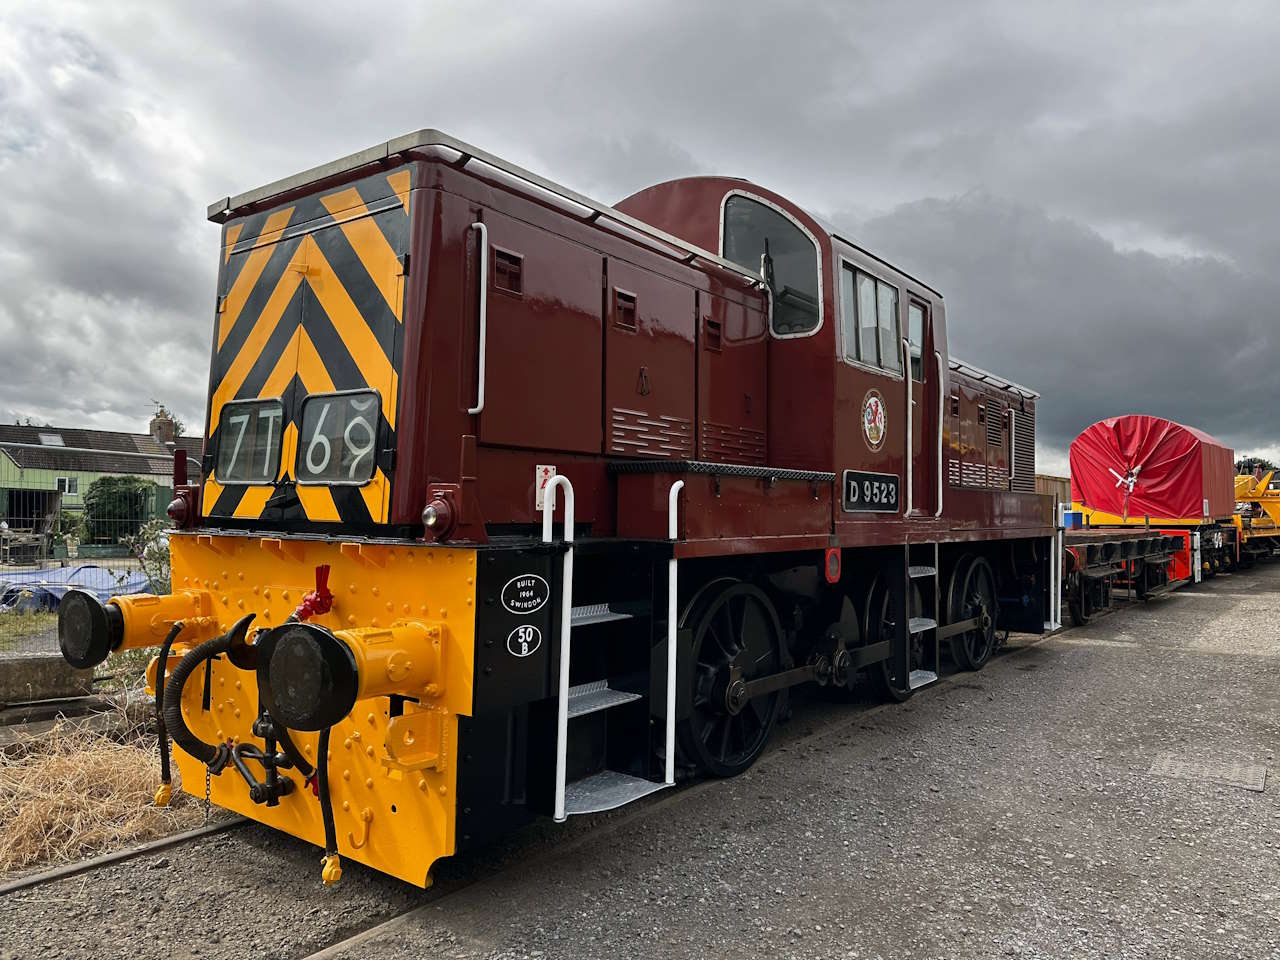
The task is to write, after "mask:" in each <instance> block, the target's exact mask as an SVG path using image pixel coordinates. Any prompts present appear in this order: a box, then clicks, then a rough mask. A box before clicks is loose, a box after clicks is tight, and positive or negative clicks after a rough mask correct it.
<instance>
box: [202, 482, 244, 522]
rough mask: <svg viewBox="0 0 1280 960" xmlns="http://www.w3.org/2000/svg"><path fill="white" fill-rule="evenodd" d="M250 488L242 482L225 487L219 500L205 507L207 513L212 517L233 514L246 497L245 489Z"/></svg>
mask: <svg viewBox="0 0 1280 960" xmlns="http://www.w3.org/2000/svg"><path fill="white" fill-rule="evenodd" d="M248 489H249V488H248V487H246V486H241V485H240V484H236V485H234V486H230V487H223V488H222V493H221V494H219V495H218V499H217V501H215V502H214V503H213V505H212V506H208V507H205V510H204V512H205V515H206V516H210V517H229V516H231V515H232V514H234V513H235V512H236V507H238V506H240V501H241V500H243V499H244V495H245V491H247V490H248Z"/></svg>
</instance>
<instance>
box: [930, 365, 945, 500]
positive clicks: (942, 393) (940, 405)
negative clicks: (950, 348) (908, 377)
mask: <svg viewBox="0 0 1280 960" xmlns="http://www.w3.org/2000/svg"><path fill="white" fill-rule="evenodd" d="M933 355H934V356H935V357H937V358H938V509H936V510H934V511H933V515H934V517H935V518H937V517H940V516H942V419H943V415H944V414H943V411H944V410H945V409H946V407H945V406H944V405H943V404H944V401H945V400H946V391H945V390H943V389H942V387H943V381H942V351H941V350H935V351H933Z"/></svg>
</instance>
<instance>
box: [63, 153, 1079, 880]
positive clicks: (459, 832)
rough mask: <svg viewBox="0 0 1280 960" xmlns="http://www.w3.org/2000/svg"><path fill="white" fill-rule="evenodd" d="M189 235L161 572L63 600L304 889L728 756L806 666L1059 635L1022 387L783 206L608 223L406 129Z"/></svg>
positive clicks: (739, 764) (691, 196)
mask: <svg viewBox="0 0 1280 960" xmlns="http://www.w3.org/2000/svg"><path fill="white" fill-rule="evenodd" d="M209 218H210V219H211V220H212V221H213V222H215V223H217V224H219V225H221V229H222V242H221V248H220V250H219V252H218V296H217V301H216V304H215V305H214V315H213V338H212V353H211V360H210V378H209V391H208V406H207V409H206V435H205V445H204V454H203V459H202V462H201V467H202V470H201V479H200V481H199V482H190V483H189V482H187V476H186V464H185V460H182V459H179V460H177V461H175V490H176V493H175V499H174V502H173V504H172V505H171V506H170V516H171V517H172V518H173V520H174V526H175V529H174V530H173V531H172V533H171V536H170V540H169V544H170V552H171V569H172V592H171V593H169V594H167V595H163V596H152V595H129V596H118V597H114V598H112V599H111V600H110V601H109V602H107V603H105V604H104V603H101V602H100V601H99V600H98V599H97V598H96V597H94V596H93V595H91V594H88V593H77V592H75V591H72V592H71V593H69V594H68V596H67V598H66V600H64V602H63V603H62V606H61V608H60V611H59V639H60V643H61V647H62V650H63V653H64V655H65V656H66V658H67V659H68V660H69V661H70V662H72V663H73V664H75V665H77V666H82V667H85V666H93V665H96V664H98V663H101V662H102V661H103V660H105V659H106V658H107V657H108V656H110V655H111V654H112V653H115V652H118V651H121V650H126V649H134V648H142V647H154V648H158V650H157V655H156V657H155V659H154V660H153V661H152V663H151V665H150V667H149V668H148V674H147V676H148V683H149V685H150V688H151V689H152V690H153V691H154V693H155V697H156V706H157V715H158V717H159V719H160V725H161V737H160V743H161V757H160V780H161V783H160V787H159V789H158V790H157V794H156V800H157V802H158V803H167V802H169V800H170V797H171V793H172V789H173V786H172V779H173V778H172V776H171V764H174V765H176V767H177V770H178V772H179V774H180V779H181V787H182V789H183V790H184V791H186V792H188V793H190V794H193V795H195V796H197V797H207V798H208V800H209V801H210V802H211V803H212V804H215V805H217V806H219V807H222V808H225V809H227V810H231V811H235V812H237V813H240V814H243V815H244V816H246V817H250V818H252V819H254V820H257V821H259V822H261V823H265V824H268V825H270V826H272V827H274V828H276V829H278V830H282V831H284V832H287V833H289V834H291V835H293V836H295V837H299V838H302V839H303V840H305V841H308V842H310V843H314V844H316V845H317V846H318V847H321V848H323V850H324V855H323V858H322V878H323V879H324V881H325V882H326V883H330V882H333V881H335V880H337V879H338V877H339V876H340V873H341V861H342V858H352V859H355V860H357V861H360V862H361V863H364V864H366V865H368V866H370V867H372V868H374V869H377V870H381V871H384V872H386V873H389V874H392V875H394V876H396V877H399V878H402V879H403V880H405V881H407V882H409V883H413V884H417V885H419V886H424V885H426V884H428V883H429V882H430V871H431V868H432V865H433V864H434V863H435V862H436V861H437V860H439V859H440V858H442V857H445V856H449V855H452V854H455V853H458V852H459V851H462V850H465V849H468V848H469V847H472V846H474V845H477V844H480V843H483V842H485V841H487V840H489V839H491V838H493V837H495V836H497V835H499V834H501V833H503V832H504V831H508V830H510V829H512V828H515V827H518V826H519V825H521V824H523V823H525V822H527V821H529V820H530V819H532V818H534V817H536V816H550V817H553V818H555V819H557V820H563V819H565V818H566V817H568V816H571V815H574V814H581V813H592V812H597V811H602V810H609V809H613V808H615V807H619V806H621V805H623V804H626V803H630V802H633V801H635V800H638V799H640V798H642V797H645V796H647V795H649V794H651V793H654V792H656V791H659V790H662V789H664V788H666V787H670V786H671V785H673V784H674V783H676V782H677V780H679V779H681V778H684V777H687V776H695V775H712V776H730V775H733V774H736V773H739V772H741V771H743V770H745V769H747V768H748V767H749V766H750V765H751V764H752V763H753V762H754V761H755V759H756V758H757V757H758V756H759V755H760V753H761V751H762V750H763V749H764V748H765V745H766V744H767V742H768V740H769V737H770V734H771V732H772V730H773V728H774V725H775V723H776V722H777V720H778V718H779V716H780V715H782V714H783V713H784V712H785V708H786V697H787V692H788V690H789V688H791V687H793V686H795V685H797V684H801V683H808V684H817V685H821V686H826V687H828V688H831V689H832V690H833V691H837V692H848V691H850V690H852V689H853V687H854V686H855V684H858V683H860V682H868V683H870V684H872V685H873V686H874V687H875V688H876V689H877V690H879V691H880V692H881V693H882V694H883V695H884V696H886V697H890V698H893V699H899V700H902V699H906V698H908V697H910V696H912V695H913V693H914V692H915V691H916V690H919V689H921V688H923V687H926V686H929V685H930V684H932V683H934V682H935V681H936V680H937V679H938V675H939V673H940V672H941V671H942V670H943V669H944V668H951V667H959V668H962V669H979V668H981V667H982V665H983V664H984V663H985V662H986V661H987V659H988V658H989V657H990V656H991V654H992V652H993V651H994V650H995V648H996V645H997V643H998V642H999V636H1000V632H1001V631H1005V630H1011V629H1012V630H1022V631H1028V632H1036V633H1038V632H1041V631H1043V630H1044V629H1045V628H1046V627H1053V626H1056V617H1057V611H1056V605H1051V604H1050V603H1049V602H1048V596H1049V592H1050V590H1051V588H1052V587H1053V585H1054V584H1055V583H1057V582H1058V580H1059V579H1060V576H1061V571H1060V570H1059V569H1058V556H1059V554H1058V551H1056V550H1055V549H1054V536H1055V533H1054V526H1053V521H1052V517H1051V503H1050V501H1049V499H1048V498H1047V497H1044V496H1040V495H1037V494H1035V493H1034V471H1035V464H1034V456H1035V453H1034V451H1035V409H1036V401H1037V395H1036V394H1035V392H1034V391H1032V390H1029V389H1027V388H1025V387H1022V386H1020V385H1018V384H1016V383H1014V382H1012V381H1010V380H1007V379H1005V378H1003V377H999V376H997V375H995V374H991V373H988V372H986V371H985V370H983V369H982V368H981V367H979V366H976V365H973V364H969V363H964V362H962V361H959V360H957V359H955V358H953V357H952V356H951V355H950V353H949V350H948V346H947V336H946V318H945V309H944V303H943V299H942V296H941V294H939V293H938V291H936V290H934V289H933V288H932V287H930V286H929V285H928V284H926V283H925V282H923V281H922V280H920V279H918V278H916V277H914V276H912V275H910V274H909V273H907V272H905V271H903V270H901V269H898V268H896V267H894V266H893V265H891V264H889V263H887V262H886V261H884V260H883V259H881V258H879V257H877V256H875V255H874V254H872V253H871V252H869V251H867V250H865V249H863V248H862V247H861V246H859V245H858V244H857V243H855V242H853V241H852V240H850V239H848V238H847V237H844V236H841V235H840V234H838V233H835V232H833V231H831V230H830V229H829V228H828V227H826V226H824V225H823V224H821V223H820V222H819V221H818V220H816V219H815V218H814V217H812V216H811V215H809V214H808V213H807V212H806V211H804V210H803V209H801V208H800V207H798V206H796V205H795V204H794V203H792V202H791V201H789V200H788V199H787V198H785V197H783V196H781V195H779V194H777V193H775V192H773V191H770V190H768V189H765V188H763V187H759V186H756V185H754V184H751V183H748V182H746V181H743V180H737V179H731V178H727V177H692V178H687V179H683V180H676V181H672V182H669V183H664V184H659V185H657V186H654V187H651V188H649V189H647V190H644V191H641V192H639V193H637V194H635V195H634V196H632V197H629V198H627V199H626V200H624V201H622V202H621V203H619V204H618V205H617V206H615V207H610V206H605V205H603V204H600V203H598V202H596V201H594V200H592V199H590V198H588V197H585V196H583V195H581V194H578V193H575V192H574V191H572V190H569V189H567V188H565V187H562V186H560V185H558V184H556V183H554V182H552V181H549V180H546V179H544V178H542V177H540V176H538V175H537V174H534V173H531V172H529V171H527V170H523V169H521V168H519V167H516V166H514V165H513V164H510V163H508V162H506V161H504V160H502V159H500V158H498V157H495V156H492V155H490V154H487V153H485V152H484V151H482V150H479V149H477V148H475V147H472V146H470V145H469V144H466V143H463V142H461V141H458V140H455V139H453V138H451V137H448V136H446V135H445V134H442V133H439V132H437V131H434V130H423V131H419V132H417V133H413V134H409V135H407V136H405V137H401V138H398V139H396V140H391V141H388V142H386V143H383V144H380V145H378V146H376V147H373V148H371V149H369V150H365V151H362V152H361V153H357V154H354V155H352V156H350V157H347V158H344V159H342V160H339V161H335V162H333V163H330V164H326V165H324V166H321V167H317V168H315V169H313V170H310V171H307V172H305V173H302V174H299V175H297V176H294V177H290V178H287V179H285V180H281V181H278V182H276V183H272V184H269V185H267V186H265V187H261V188H259V189H257V190H252V191H249V192H248V193H244V194H241V195H239V196H235V197H228V198H225V199H222V200H219V201H218V202H217V203H215V204H213V205H212V206H211V207H210V209H209ZM170 738H171V739H172V747H171V746H170Z"/></svg>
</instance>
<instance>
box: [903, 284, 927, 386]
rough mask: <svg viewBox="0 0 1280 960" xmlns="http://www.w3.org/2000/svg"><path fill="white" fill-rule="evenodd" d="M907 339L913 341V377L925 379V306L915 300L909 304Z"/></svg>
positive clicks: (919, 380)
mask: <svg viewBox="0 0 1280 960" xmlns="http://www.w3.org/2000/svg"><path fill="white" fill-rule="evenodd" d="M907 339H908V340H909V341H910V342H911V379H912V380H915V381H916V382H917V383H920V382H921V381H923V380H924V361H923V359H922V358H923V350H924V307H923V306H921V305H920V304H918V303H916V302H915V301H914V300H913V301H912V302H911V303H909V304H907Z"/></svg>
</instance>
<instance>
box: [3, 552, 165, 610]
mask: <svg viewBox="0 0 1280 960" xmlns="http://www.w3.org/2000/svg"><path fill="white" fill-rule="evenodd" d="M72 587H78V588H80V589H81V590H87V591H89V592H90V593H93V594H96V595H97V597H98V599H99V600H101V601H102V602H103V603H105V602H106V601H107V600H108V599H110V598H111V597H114V596H117V595H120V594H126V593H144V592H146V591H147V590H149V589H150V587H151V582H150V581H149V580H148V579H147V575H146V574H145V573H143V572H142V571H141V570H139V569H137V568H136V567H125V568H118V567H100V566H98V565H97V564H92V563H85V564H81V565H80V566H78V567H52V568H49V569H47V570H15V571H12V572H10V571H6V570H4V569H2V568H0V610H30V611H36V610H47V611H50V612H52V611H55V610H57V609H58V602H59V601H60V600H62V595H63V594H64V593H66V592H67V591H68V590H70V589H71V588H72Z"/></svg>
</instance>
